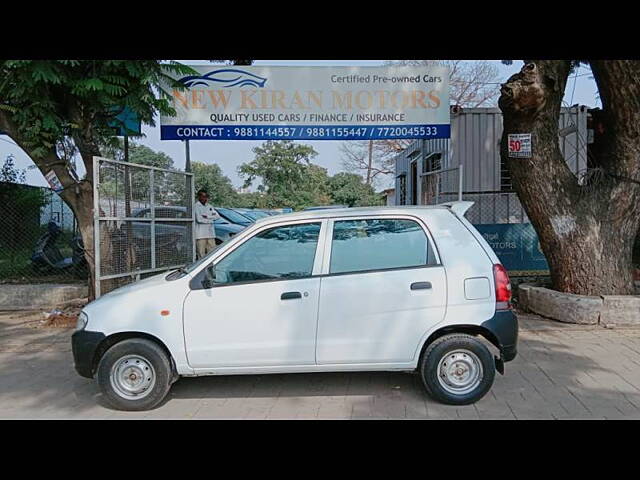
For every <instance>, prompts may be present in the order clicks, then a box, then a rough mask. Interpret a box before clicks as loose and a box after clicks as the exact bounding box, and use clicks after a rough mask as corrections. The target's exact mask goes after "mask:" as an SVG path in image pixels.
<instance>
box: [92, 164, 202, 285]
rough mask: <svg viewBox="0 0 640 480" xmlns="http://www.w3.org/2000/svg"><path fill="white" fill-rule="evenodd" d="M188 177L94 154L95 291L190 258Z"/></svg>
mask: <svg viewBox="0 0 640 480" xmlns="http://www.w3.org/2000/svg"><path fill="white" fill-rule="evenodd" d="M193 198H194V192H193V176H192V174H190V173H185V172H179V171H176V170H165V169H160V168H155V167H149V166H146V165H137V164H132V163H126V162H118V161H115V160H109V159H105V158H99V157H95V158H94V209H95V212H97V215H96V217H95V222H94V224H95V232H96V244H95V249H96V295H97V296H99V295H100V294H104V293H107V292H109V291H111V290H113V289H115V288H118V287H120V286H122V285H124V284H126V283H129V282H131V281H135V280H138V279H140V278H144V277H145V276H149V275H154V274H157V273H158V272H161V271H163V270H168V269H171V268H178V267H180V266H183V265H185V264H186V263H189V262H191V261H193V260H194V241H193V211H192V210H193V201H192V199H193Z"/></svg>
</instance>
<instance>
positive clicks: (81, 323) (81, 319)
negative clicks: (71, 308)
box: [76, 312, 89, 331]
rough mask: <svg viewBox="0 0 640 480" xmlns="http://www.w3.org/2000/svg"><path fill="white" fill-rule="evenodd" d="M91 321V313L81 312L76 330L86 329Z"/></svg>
mask: <svg viewBox="0 0 640 480" xmlns="http://www.w3.org/2000/svg"><path fill="white" fill-rule="evenodd" d="M88 322H89V315H87V314H86V313H84V312H80V315H78V321H77V322H76V331H79V330H84V329H85V327H86V326H87V323H88Z"/></svg>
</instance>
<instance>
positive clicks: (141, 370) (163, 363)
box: [97, 338, 173, 411]
mask: <svg viewBox="0 0 640 480" xmlns="http://www.w3.org/2000/svg"><path fill="white" fill-rule="evenodd" d="M172 376H173V375H172V371H171V362H170V359H169V357H168V356H167V354H166V353H165V351H164V350H163V349H162V348H161V347H160V346H159V345H158V344H157V343H155V342H152V341H151V340H147V339H144V338H130V339H127V340H123V341H121V342H119V343H116V344H115V345H113V346H112V347H111V348H109V349H108V350H107V351H106V352H105V353H104V355H103V356H102V358H101V359H100V363H99V364H98V370H97V380H98V386H99V387H100V390H101V391H102V393H103V394H104V396H105V397H106V398H107V400H108V402H109V403H110V404H111V405H112V406H113V407H114V408H116V409H118V410H130V411H139V410H150V409H152V408H154V407H156V406H157V405H158V404H159V403H160V402H162V400H163V399H164V397H166V395H167V393H168V392H169V388H170V387H171V383H172ZM129 379H131V381H129ZM149 385H150V386H149Z"/></svg>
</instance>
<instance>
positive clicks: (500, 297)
mask: <svg viewBox="0 0 640 480" xmlns="http://www.w3.org/2000/svg"><path fill="white" fill-rule="evenodd" d="M493 280H494V281H495V284H496V310H508V309H510V308H511V303H510V302H511V282H510V281H509V275H508V274H507V271H506V270H505V268H504V267H503V266H502V264H500V263H496V264H495V265H494V266H493Z"/></svg>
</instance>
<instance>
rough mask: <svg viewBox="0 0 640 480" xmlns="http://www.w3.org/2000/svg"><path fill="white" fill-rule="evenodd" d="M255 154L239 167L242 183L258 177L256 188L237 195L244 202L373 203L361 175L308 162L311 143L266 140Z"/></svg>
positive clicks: (261, 205) (254, 204)
mask: <svg viewBox="0 0 640 480" xmlns="http://www.w3.org/2000/svg"><path fill="white" fill-rule="evenodd" d="M253 152H254V153H255V158H254V160H252V161H251V162H247V163H244V164H242V165H241V166H240V167H239V168H238V172H239V174H240V175H241V176H242V177H244V178H245V183H244V186H245V187H249V186H251V185H253V184H254V182H257V180H258V179H259V180H260V184H259V185H258V187H257V190H258V191H257V192H255V193H251V194H242V195H240V198H239V200H240V201H241V202H244V203H245V205H246V206H249V207H258V208H281V207H291V208H293V209H296V210H297V209H302V208H304V207H308V206H313V205H329V204H332V203H333V204H336V203H337V204H347V205H367V204H370V205H374V204H378V203H375V202H377V201H378V198H377V197H376V196H375V194H374V192H373V188H372V187H371V186H369V185H365V184H364V182H363V180H362V177H360V176H359V175H354V174H345V173H339V174H337V175H335V176H333V177H330V176H329V175H328V173H327V170H326V169H325V168H323V167H320V166H318V165H315V164H313V163H311V159H313V158H314V157H315V156H316V155H317V153H316V151H315V150H314V149H313V147H311V146H309V145H303V144H298V143H294V142H292V141H290V140H283V141H267V142H265V143H264V144H263V145H261V146H259V147H256V148H254V149H253Z"/></svg>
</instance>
